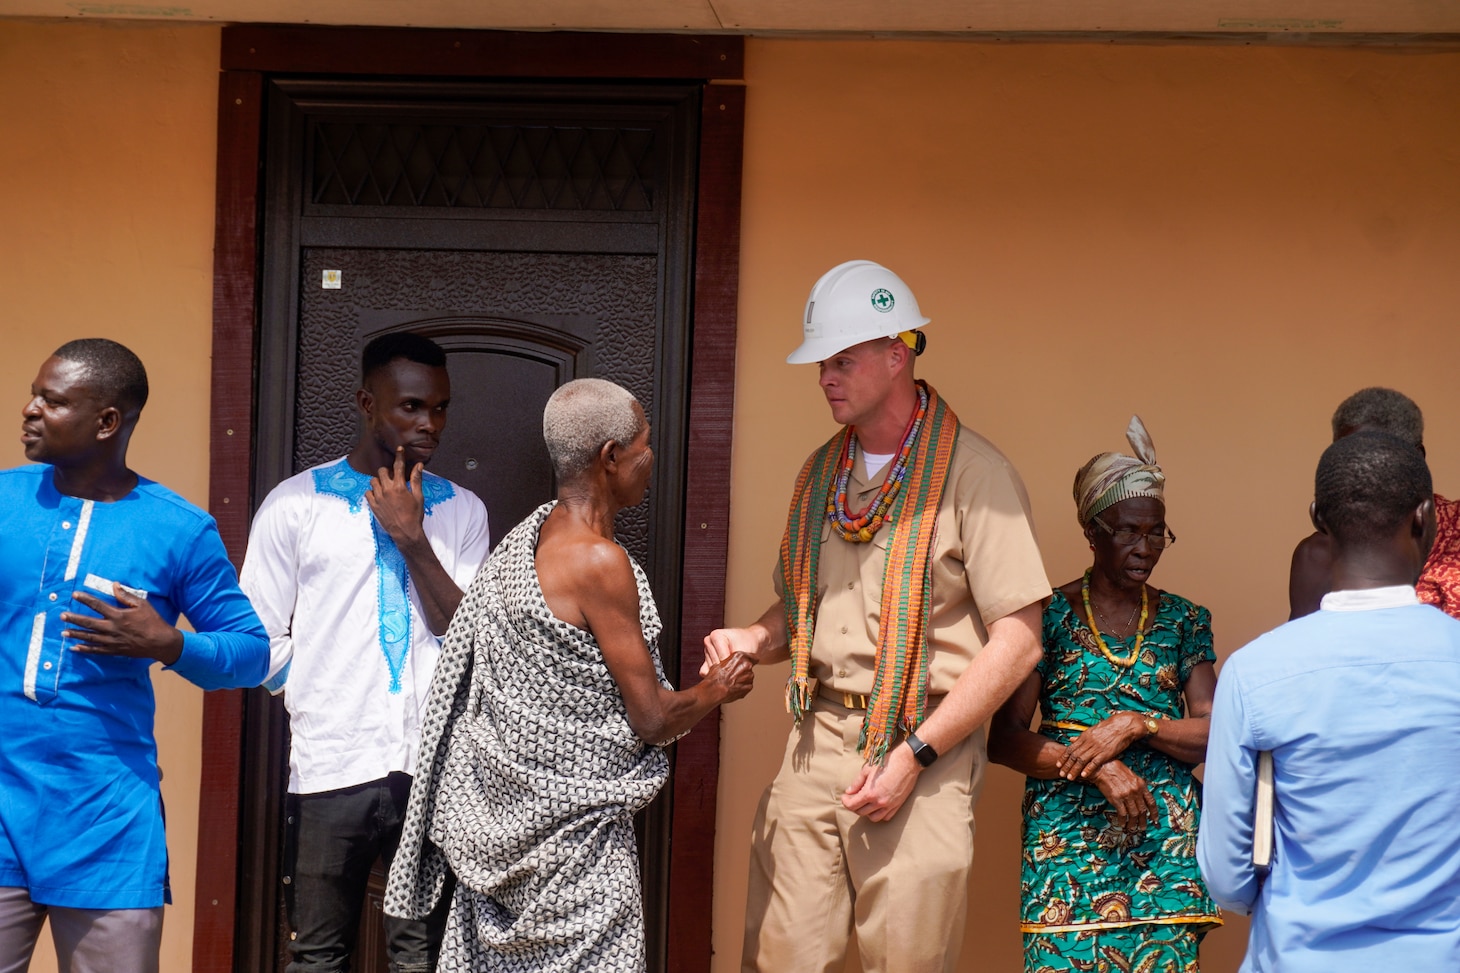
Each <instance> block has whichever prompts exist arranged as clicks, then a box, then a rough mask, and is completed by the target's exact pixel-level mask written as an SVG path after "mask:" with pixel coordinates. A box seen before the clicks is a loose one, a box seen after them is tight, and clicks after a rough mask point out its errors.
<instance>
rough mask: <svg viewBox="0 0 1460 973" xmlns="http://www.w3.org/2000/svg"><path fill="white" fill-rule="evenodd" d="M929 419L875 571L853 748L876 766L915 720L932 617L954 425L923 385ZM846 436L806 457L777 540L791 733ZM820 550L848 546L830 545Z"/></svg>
mask: <svg viewBox="0 0 1460 973" xmlns="http://www.w3.org/2000/svg"><path fill="white" fill-rule="evenodd" d="M919 384H922V385H923V387H924V388H926V389H927V391H928V398H929V402H928V418H927V419H926V420H924V422H923V424H922V428H921V429H919V430H918V436H917V440H916V441H915V442H914V443H913V448H912V458H911V460H910V461H909V463H908V473H907V479H906V481H905V482H904V483H903V485H902V488H901V490H900V496H898V498H897V499H896V500H895V501H894V502H893V505H892V508H891V510H890V511H889V515H888V523H889V524H890V525H891V526H890V528H888V529H890V530H891V531H892V538H891V542H890V543H889V544H888V546H887V563H886V565H885V567H884V568H883V572H882V604H881V606H880V607H881V615H880V618H879V620H878V625H877V631H878V640H877V663H876V664H877V675H876V678H875V679H874V680H873V682H872V695H871V696H870V697H869V698H868V701H867V716H866V718H865V719H864V720H863V721H862V733H861V736H860V737H859V739H858V741H857V749H858V750H859V751H860V752H861V754H862V756H864V757H865V758H866V759H867V760H869V761H871V762H872V763H874V764H878V765H880V764H881V763H882V762H883V761H884V760H886V759H887V752H888V749H889V748H890V747H891V746H892V744H893V741H894V740H895V739H896V737H897V731H898V730H899V729H901V730H903V731H905V732H911V731H913V730H915V729H917V727H918V725H919V724H920V723H922V721H923V709H924V704H925V703H926V701H927V687H928V652H927V628H928V619H929V617H930V615H931V613H932V608H933V575H932V556H931V555H932V550H933V539H934V534H935V532H936V527H937V519H938V503H939V501H940V500H941V499H942V496H943V484H944V483H945V482H946V481H947V479H948V468H949V466H950V465H951V463H952V460H953V447H954V446H955V445H956V444H957V442H958V417H957V416H956V415H954V414H953V410H952V409H950V408H948V406H947V404H946V403H944V401H943V399H942V398H941V397H939V395H938V393H936V392H934V391H933V389H932V387H931V386H928V385H927V384H926V383H919ZM855 433H856V430H855V429H853V428H852V427H850V426H849V427H847V428H844V429H843V430H842V431H841V432H839V433H837V434H836V435H835V436H833V437H832V438H831V439H830V440H829V441H828V442H827V443H826V444H825V445H823V446H822V447H821V448H820V449H818V450H817V451H816V452H815V453H812V454H811V458H810V459H808V460H807V461H806V465H805V466H803V467H802V468H801V473H800V475H799V476H797V477H796V489H795V492H794V493H793V494H792V496H791V512H790V515H789V516H788V517H787V519H786V533H785V536H784V537H782V539H781V564H780V569H781V583H782V591H783V595H782V600H783V603H784V605H785V609H786V623H787V627H788V634H789V636H790V643H791V679H790V681H789V682H788V683H787V685H786V707H787V709H789V710H790V711H791V715H792V716H793V717H794V718H795V720H796V723H797V724H798V725H799V724H800V722H801V719H802V718H803V717H804V716H805V715H806V713H807V711H808V710H809V709H810V708H811V695H812V687H811V678H810V675H809V673H810V667H811V642H812V638H813V636H814V635H815V629H816V604H817V597H816V594H817V587H816V568H817V562H818V560H819V559H820V555H821V531H822V526H823V525H824V524H825V523H826V520H827V501H828V498H829V497H830V496H831V492H832V491H833V490H835V489H836V474H837V464H838V463H839V461H840V459H841V457H842V456H843V455H845V451H846V447H847V440H848V438H849V437H851V436H853V435H855ZM827 543H831V544H838V543H847V542H846V541H843V540H841V539H840V538H839V537H836V536H833V537H832V539H831V540H829V541H828V542H827Z"/></svg>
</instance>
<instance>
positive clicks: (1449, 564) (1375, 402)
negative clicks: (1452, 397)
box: [1288, 386, 1460, 618]
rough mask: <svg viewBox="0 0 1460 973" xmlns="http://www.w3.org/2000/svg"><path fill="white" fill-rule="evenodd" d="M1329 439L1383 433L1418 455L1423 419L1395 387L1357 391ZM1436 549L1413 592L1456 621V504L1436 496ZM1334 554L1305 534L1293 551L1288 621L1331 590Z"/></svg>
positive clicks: (1459, 506)
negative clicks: (1395, 438)
mask: <svg viewBox="0 0 1460 973" xmlns="http://www.w3.org/2000/svg"><path fill="white" fill-rule="evenodd" d="M1332 425H1333V439H1334V441H1335V442H1337V441H1338V440H1339V439H1342V438H1343V437H1344V436H1347V435H1349V434H1351V433H1355V432H1364V431H1368V432H1383V433H1388V434H1389V435H1391V436H1395V437H1397V438H1399V439H1401V440H1403V441H1404V442H1406V443H1410V444H1411V445H1413V446H1414V447H1415V448H1416V449H1418V450H1419V451H1420V454H1421V455H1423V454H1424V451H1425V447H1424V431H1425V420H1424V416H1423V415H1422V414H1421V413H1420V411H1419V406H1417V405H1415V404H1414V400H1413V399H1411V398H1410V397H1409V396H1407V395H1405V394H1404V393H1403V392H1396V391H1395V390H1394V389H1387V388H1381V387H1378V386H1374V387H1372V388H1366V389H1360V390H1359V391H1357V392H1355V393H1354V394H1353V395H1350V396H1349V397H1348V398H1346V399H1344V400H1343V402H1341V403H1340V404H1339V406H1338V408H1337V409H1336V410H1334V413H1333V421H1332ZM1434 499H1435V545H1434V547H1433V548H1432V549H1431V550H1430V556H1429V559H1428V560H1427V561H1425V567H1424V571H1422V572H1421V573H1420V576H1419V581H1418V582H1417V583H1416V584H1415V591H1416V592H1417V593H1418V595H1419V600H1420V601H1422V602H1424V603H1425V604H1427V605H1434V606H1435V607H1437V608H1439V609H1441V610H1442V611H1444V612H1445V613H1446V614H1448V615H1452V616H1454V617H1456V618H1460V501H1457V500H1446V499H1445V498H1444V497H1442V496H1440V495H1439V494H1438V493H1437V494H1435V498H1434ZM1332 562H1333V556H1332V553H1331V549H1330V543H1329V539H1328V538H1327V537H1326V536H1324V535H1323V534H1321V533H1313V534H1309V535H1308V536H1307V537H1305V538H1303V539H1302V540H1301V541H1299V542H1298V546H1297V547H1296V548H1294V549H1293V560H1292V565H1291V567H1290V568H1289V571H1288V607H1289V615H1288V617H1289V618H1301V617H1302V616H1304V615H1307V614H1309V613H1311V612H1315V611H1317V610H1318V602H1319V600H1320V599H1322V597H1323V596H1324V595H1325V594H1327V593H1328V591H1329V590H1330V588H1331V581H1330V578H1329V572H1330V569H1331V567H1332Z"/></svg>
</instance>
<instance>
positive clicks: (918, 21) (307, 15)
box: [0, 0, 1460, 42]
mask: <svg viewBox="0 0 1460 973" xmlns="http://www.w3.org/2000/svg"><path fill="white" fill-rule="evenodd" d="M0 16H3V17H28V18H46V19H55V18H67V19H108V20H116V19H123V20H146V21H188V22H197V21H201V22H216V23H272V24H335V25H346V24H349V25H359V26H382V27H384V26H392V27H404V26H410V27H452V28H493V29H502V30H554V29H556V30H615V31H691V32H696V33H713V32H729V33H742V34H823V35H824V34H878V35H881V34H896V35H1004V34H1010V35H1023V34H1032V35H1056V36H1057V35H1096V36H1102V35H1108V36H1109V37H1111V38H1117V37H1126V36H1127V35H1198V36H1206V37H1211V38H1224V37H1229V38H1231V39H1234V40H1241V39H1243V37H1244V36H1255V37H1261V38H1263V39H1268V40H1280V39H1283V38H1285V37H1286V38H1287V39H1288V41H1289V42H1303V41H1309V42H1322V41H1323V40H1324V39H1325V38H1326V39H1329V40H1333V41H1345V40H1347V41H1354V40H1363V39H1368V40H1374V41H1381V42H1383V41H1390V42H1392V41H1400V42H1403V41H1406V40H1408V41H1430V42H1433V41H1440V42H1445V41H1451V40H1454V39H1455V38H1454V37H1445V36H1442V35H1460V0H637V2H632V3H630V2H624V0H178V2H167V0H160V2H139V3H118V2H110V0H0Z"/></svg>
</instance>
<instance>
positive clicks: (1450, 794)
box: [1197, 433, 1460, 973]
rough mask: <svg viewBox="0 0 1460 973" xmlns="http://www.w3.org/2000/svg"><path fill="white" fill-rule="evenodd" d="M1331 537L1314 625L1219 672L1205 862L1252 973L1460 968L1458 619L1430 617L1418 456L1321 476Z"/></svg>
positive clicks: (1287, 630)
mask: <svg viewBox="0 0 1460 973" xmlns="http://www.w3.org/2000/svg"><path fill="white" fill-rule="evenodd" d="M1315 487H1316V489H1315V500H1314V503H1313V507H1312V518H1313V524H1314V526H1315V527H1316V528H1317V529H1318V530H1319V531H1320V532H1322V533H1324V534H1326V535H1328V537H1329V538H1330V539H1331V542H1332V545H1333V550H1334V562H1333V579H1332V580H1333V584H1332V588H1331V590H1330V593H1329V594H1327V595H1325V596H1324V598H1323V601H1322V607H1321V609H1320V610H1319V611H1317V612H1315V613H1313V614H1311V615H1308V616H1305V617H1303V618H1299V619H1297V620H1295V621H1291V622H1289V623H1288V624H1286V625H1283V626H1281V627H1279V628H1277V629H1275V630H1274V631H1272V632H1269V633H1267V634H1266V635H1264V636H1262V637H1261V638H1258V639H1257V640H1256V641H1254V642H1252V643H1251V644H1250V645H1248V646H1246V647H1245V648H1243V649H1241V650H1240V651H1238V652H1237V653H1235V654H1234V655H1233V656H1232V657H1231V659H1229V660H1228V661H1227V664H1226V666H1225V667H1224V668H1223V670H1222V674H1221V679H1220V680H1219V681H1218V684H1217V695H1216V703H1215V707H1214V710H1213V712H1212V728H1211V738H1210V742H1209V743H1208V744H1207V766H1206V785H1205V790H1204V802H1205V807H1204V808H1203V811H1202V819H1201V833H1200V838H1199V840H1198V842H1197V857H1198V859H1199V860H1200V862H1201V870H1202V874H1203V876H1204V877H1205V878H1206V881H1207V886H1208V888H1209V889H1210V890H1211V893H1212V896H1213V897H1214V898H1215V899H1216V900H1217V901H1218V902H1219V903H1221V905H1222V906H1223V907H1224V908H1227V909H1231V910H1234V911H1236V912H1243V913H1250V914H1251V915H1252V927H1251V933H1250V938H1249V941H1248V946H1247V957H1246V959H1245V961H1244V962H1243V964H1242V970H1243V971H1245V973H1261V971H1282V973H1307V971H1313V973H1346V971H1354V973H1358V971H1363V973H1370V971H1374V970H1404V971H1408V973H1430V971H1439V970H1457V969H1460V826H1457V823H1456V822H1457V820H1460V774H1457V773H1456V772H1455V767H1456V766H1457V765H1460V621H1457V620H1455V619H1453V618H1450V617H1449V616H1447V615H1445V614H1444V613H1443V612H1441V611H1440V610H1439V609H1437V608H1434V607H1432V606H1430V605H1423V604H1420V603H1419V600H1418V598H1417V597H1416V596H1415V591H1414V582H1415V579H1417V578H1418V577H1419V573H1420V570H1421V568H1422V567H1423V566H1424V562H1425V557H1426V555H1427V554H1428V553H1429V549H1430V545H1431V543H1432V542H1433V540H1434V532H1435V521H1434V499H1433V494H1432V491H1431V486H1430V475H1429V470H1428V468H1427V467H1426V466H1425V462H1424V457H1423V456H1422V455H1421V454H1420V453H1419V451H1418V450H1416V449H1415V448H1414V447H1413V446H1412V445H1410V444H1408V443H1405V442H1403V441H1401V440H1399V439H1396V438H1394V437H1392V436H1387V435H1384V434H1382V433H1357V434H1355V435H1352V436H1348V437H1346V438H1344V439H1340V440H1339V441H1337V442H1335V443H1334V444H1333V445H1332V446H1330V447H1329V448H1328V449H1327V451H1325V452H1324V454H1323V458H1322V459H1321V460H1320V461H1319V464H1318V474H1317V477H1316V484H1315ZM1261 751H1271V752H1272V754H1273V764H1274V770H1275V773H1274V780H1275V791H1276V813H1275V822H1274V834H1273V855H1272V866H1271V871H1270V872H1268V871H1265V870H1261V869H1258V868H1256V867H1254V865H1253V863H1252V846H1253V835H1254V827H1255V821H1254V817H1255V814H1254V806H1255V796H1254V795H1255V792H1256V778H1257V763H1258V754H1259V753H1260V752H1261Z"/></svg>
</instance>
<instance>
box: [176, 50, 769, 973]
mask: <svg viewBox="0 0 1460 973" xmlns="http://www.w3.org/2000/svg"><path fill="white" fill-rule="evenodd" d="M220 69H221V71H220V77H219V85H218V161H217V166H218V171H217V187H216V194H217V195H216V213H215V228H214V234H215V237H214V262H213V362H212V380H213V397H212V414H211V429H210V448H209V497H208V507H209V511H210V512H211V513H212V514H213V516H214V518H215V519H216V520H217V522H218V529H219V531H220V533H221V534H222V536H223V541H224V544H225V545H226V546H227V548H228V552H229V556H230V558H231V559H232V560H233V563H234V566H235V567H237V566H239V565H240V564H241V563H242V560H243V552H244V547H245V545H246V544H247V540H248V526H249V512H250V511H251V510H252V509H253V503H252V500H253V497H252V495H251V490H252V472H251V471H252V465H253V453H254V445H255V433H256V430H255V428H254V415H255V399H254V375H255V371H256V364H257V358H256V348H257V344H258V320H259V284H260V253H259V249H260V230H261V219H260V212H261V210H260V205H261V194H262V189H263V187H262V185H261V183H260V177H261V174H262V163H263V158H262V155H261V150H262V147H263V109H264V90H265V79H266V76H268V75H271V74H289V75H308V74H318V75H335V76H353V77H376V76H388V77H413V78H432V79H442V78H473V79H484V80H486V79H502V78H520V79H523V78H531V79H547V78H552V79H572V80H587V79H621V80H652V79H663V80H679V81H695V82H701V83H703V84H704V86H705V87H704V97H703V101H702V107H701V118H700V146H699V159H698V164H697V172H698V185H697V186H696V194H695V195H696V200H695V210H696V212H695V228H694V258H693V260H694V271H693V286H694V295H693V301H692V320H693V333H692V343H693V344H692V347H691V350H690V387H689V416H688V423H687V428H688V444H687V447H686V466H685V476H684V483H685V521H684V535H683V545H684V547H683V568H682V579H681V584H682V592H683V596H682V614H681V621H680V632H679V636H680V671H679V674H678V675H679V684H680V685H684V684H685V683H686V682H692V681H694V680H696V679H697V678H698V671H699V667H700V663H701V662H702V661H703V659H704V652H703V649H702V647H701V643H700V641H699V639H700V638H701V637H702V636H703V635H704V633H705V632H708V631H710V630H711V629H714V628H718V627H719V626H720V625H722V624H723V622H724V613H725V600H724V592H725V568H726V556H727V553H728V547H729V515H730V447H731V434H732V425H733V413H734V400H735V339H736V303H737V295H738V288H739V264H740V187H741V164H742V163H741V156H742V145H743V139H744V121H745V89H744V87H743V85H742V84H741V83H740V81H741V78H742V77H743V73H744V40H743V38H741V37H738V36H730V35H709V36H694V35H679V34H594V33H577V32H544V33H517V32H510V31H465V30H418V29H408V28H399V29H397V28H330V27H297V26H296V27H260V26H237V27H226V28H224V30H223V40H222V56H221V62H220ZM244 704H245V693H244V691H242V690H227V691H222V692H211V693H208V694H206V695H205V696H204V703H203V739H202V743H203V762H202V780H201V800H200V807H199V812H198V859H197V861H198V866H197V885H196V911H195V913H194V920H193V969H194V970H195V971H198V973H225V971H231V970H232V969H233V963H234V945H235V939H236V934H237V907H238V891H239V882H240V869H241V867H242V866H244V864H245V861H246V859H247V857H248V855H249V853H250V849H245V848H242V847H241V846H240V820H239V814H240V806H239V793H240V785H241V779H242V774H243V768H244V762H243V740H244V720H245V705H244ZM719 739H720V732H719V718H718V714H715V715H714V717H713V718H711V719H707V720H706V721H705V722H704V723H702V724H701V725H700V726H699V727H698V728H697V729H696V730H695V731H694V732H693V733H691V734H690V735H689V736H687V737H685V738H684V739H682V740H680V741H679V743H678V744H677V745H676V753H675V762H674V767H675V769H674V776H673V778H672V779H671V787H672V789H673V790H672V799H673V810H672V816H671V824H670V836H671V843H670V860H669V877H668V878H669V896H668V901H669V906H668V908H669V915H668V916H667V917H666V918H667V922H666V928H667V929H668V930H669V942H668V969H671V970H675V971H679V970H687V971H694V970H703V971H708V970H709V968H710V956H711V917H712V897H713V873H714V845H715V840H714V839H715V810H716V792H717V783H718V776H719V761H720V753H719V750H720V747H719ZM248 973H253V971H248Z"/></svg>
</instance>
